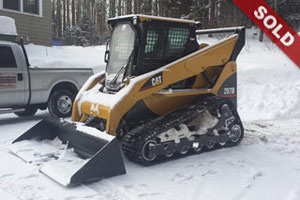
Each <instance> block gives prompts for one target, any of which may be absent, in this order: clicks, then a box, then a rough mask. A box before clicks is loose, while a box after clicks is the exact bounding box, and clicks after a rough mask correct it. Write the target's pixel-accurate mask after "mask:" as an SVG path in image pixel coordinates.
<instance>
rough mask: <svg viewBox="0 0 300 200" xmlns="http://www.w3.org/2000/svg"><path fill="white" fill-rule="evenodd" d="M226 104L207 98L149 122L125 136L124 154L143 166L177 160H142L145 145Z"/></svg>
mask: <svg viewBox="0 0 300 200" xmlns="http://www.w3.org/2000/svg"><path fill="white" fill-rule="evenodd" d="M225 102H227V101H224V100H222V99H220V98H218V97H215V96H208V97H206V98H202V99H200V100H198V101H197V102H196V103H195V104H192V105H189V106H185V107H182V108H180V109H177V110H175V111H173V112H171V113H169V114H166V115H163V116H160V117H158V118H156V119H154V120H152V121H149V122H147V123H146V124H143V125H140V126H139V127H137V128H135V129H133V130H131V131H130V132H128V133H127V134H126V135H125V136H124V138H123V140H122V148H123V153H124V154H125V156H126V157H127V158H128V159H129V160H131V161H133V162H136V163H139V164H142V165H154V164H157V163H159V162H162V161H166V160H170V159H174V158H175V159H176V157H174V156H173V157H174V158H173V157H172V158H167V157H164V156H160V157H158V158H157V159H156V160H155V161H152V162H148V161H145V160H144V159H143V158H142V148H143V145H144V144H145V142H147V141H148V140H150V139H155V138H156V136H157V135H158V134H160V133H163V132H165V131H167V130H169V129H171V128H174V127H177V126H179V125H180V124H182V123H184V122H187V121H189V120H192V119H193V118H195V117H196V116H197V115H199V114H200V113H202V112H204V111H205V110H210V111H211V113H214V111H215V110H216V109H218V107H219V106H220V105H221V104H222V103H225ZM234 115H235V116H236V115H237V112H236V111H234ZM238 119H239V118H238ZM231 146H232V145H231Z"/></svg>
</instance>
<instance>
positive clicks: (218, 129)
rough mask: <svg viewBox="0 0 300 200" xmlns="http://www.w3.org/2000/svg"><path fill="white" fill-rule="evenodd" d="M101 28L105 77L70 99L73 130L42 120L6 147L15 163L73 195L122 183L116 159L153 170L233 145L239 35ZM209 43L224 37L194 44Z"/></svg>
mask: <svg viewBox="0 0 300 200" xmlns="http://www.w3.org/2000/svg"><path fill="white" fill-rule="evenodd" d="M108 23H109V25H110V26H111V27H112V28H113V31H112V37H111V40H110V41H109V42H108V43H107V49H106V52H105V58H104V59H105V62H107V66H106V70H105V72H102V73H99V74H96V75H93V76H92V77H90V79H89V80H88V81H87V82H86V83H85V85H84V86H83V88H82V89H81V90H80V92H79V93H78V95H77V97H76V100H75V102H74V105H73V114H72V121H73V122H72V123H70V122H67V121H64V120H57V119H44V120H42V121H41V122H39V123H38V124H37V125H36V126H34V127H33V128H31V129H30V130H28V131H27V132H25V133H24V134H23V135H21V136H20V137H19V138H17V139H16V140H15V141H14V142H13V144H12V147H11V151H12V152H13V153H14V154H16V155H17V156H19V157H22V158H23V159H24V160H27V161H29V162H37V163H38V164H39V165H40V166H41V168H40V171H41V172H42V173H44V174H46V175H48V176H49V177H51V178H52V179H54V180H56V181H57V182H59V183H60V184H62V185H65V186H72V185H76V184H81V183H86V182H90V181H95V180H99V179H102V178H107V177H111V176H116V175H120V174H124V173H125V167H124V163H123V158H122V153H121V149H122V152H123V154H124V155H125V156H126V157H127V158H128V159H129V160H130V161H133V162H137V163H139V164H142V165H153V164H156V163H159V162H163V161H166V160H170V159H174V158H180V157H184V156H187V155H191V154H195V153H200V152H203V151H210V150H213V149H217V148H222V147H232V146H235V145H238V144H239V143H240V142H241V140H242V138H243V133H244V130H243V125H242V122H241V120H240V118H239V116H238V113H237V110H236V98H237V65H236V59H237V56H238V55H239V53H240V51H241V49H242V48H243V46H244V43H245V28H244V27H234V28H222V29H210V30H196V29H197V27H198V24H197V23H196V22H195V21H190V20H180V19H171V18H162V17H153V16H144V15H129V16H122V17H117V18H112V19H109V20H108ZM217 33H223V34H224V33H226V34H228V33H232V34H231V35H230V36H228V37H226V38H225V39H222V40H220V41H218V42H217V43H216V44H214V45H208V44H206V43H202V44H200V45H199V44H198V42H197V35H203V34H210V35H213V34H217ZM200 41H201V39H200ZM53 149H56V150H53ZM68 156H70V157H68ZM195 158H196V157H195Z"/></svg>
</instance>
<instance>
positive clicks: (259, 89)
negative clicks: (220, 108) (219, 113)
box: [237, 29, 300, 120]
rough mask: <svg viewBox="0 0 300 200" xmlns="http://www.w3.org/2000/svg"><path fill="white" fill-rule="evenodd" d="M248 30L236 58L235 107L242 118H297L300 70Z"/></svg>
mask: <svg viewBox="0 0 300 200" xmlns="http://www.w3.org/2000/svg"><path fill="white" fill-rule="evenodd" d="M255 31H257V32H259V31H258V30H255V29H252V30H248V33H247V41H246V45H245V48H244V49H243V51H242V52H241V55H240V56H239V57H238V60H237V63H238V110H239V113H240V115H241V118H242V120H257V119H276V118H287V117H288V118H289V117H297V118H298V117H300V108H299V104H300V79H299V77H300V70H299V68H298V67H297V66H296V65H295V64H294V63H293V62H292V61H291V60H290V59H289V58H288V57H287V56H286V55H285V54H284V53H283V52H282V51H281V50H280V49H278V48H277V46H276V45H275V44H274V43H272V42H271V41H270V40H269V39H268V38H265V40H266V41H265V42H264V43H261V42H259V41H258V38H257V37H258V35H254V34H253V33H255Z"/></svg>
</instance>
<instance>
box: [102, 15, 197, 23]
mask: <svg viewBox="0 0 300 200" xmlns="http://www.w3.org/2000/svg"><path fill="white" fill-rule="evenodd" d="M126 19H129V20H130V19H139V20H140V21H146V20H157V21H168V22H177V23H185V24H197V23H198V22H196V21H193V20H185V19H177V18H168V17H158V16H150V15H140V14H133V15H124V16H118V17H114V18H110V19H108V22H109V23H113V22H114V21H119V20H126Z"/></svg>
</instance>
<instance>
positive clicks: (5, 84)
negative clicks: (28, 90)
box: [0, 73, 17, 89]
mask: <svg viewBox="0 0 300 200" xmlns="http://www.w3.org/2000/svg"><path fill="white" fill-rule="evenodd" d="M3 88H17V75H16V73H0V89H3Z"/></svg>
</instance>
